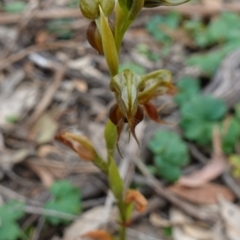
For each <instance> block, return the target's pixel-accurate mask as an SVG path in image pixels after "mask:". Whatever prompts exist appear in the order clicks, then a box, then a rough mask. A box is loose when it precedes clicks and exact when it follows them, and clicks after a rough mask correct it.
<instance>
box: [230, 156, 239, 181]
mask: <svg viewBox="0 0 240 240" xmlns="http://www.w3.org/2000/svg"><path fill="white" fill-rule="evenodd" d="M229 162H230V164H231V167H232V175H233V176H234V177H235V178H240V156H239V155H236V154H234V155H231V156H230V157H229Z"/></svg>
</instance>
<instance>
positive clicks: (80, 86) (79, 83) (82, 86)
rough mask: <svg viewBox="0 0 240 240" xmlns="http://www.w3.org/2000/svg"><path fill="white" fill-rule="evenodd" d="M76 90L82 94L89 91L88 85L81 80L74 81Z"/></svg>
mask: <svg viewBox="0 0 240 240" xmlns="http://www.w3.org/2000/svg"><path fill="white" fill-rule="evenodd" d="M73 83H74V86H75V88H76V89H77V90H78V91H79V92H82V93H85V92H86V91H87V90H88V85H87V83H86V82H85V81H83V80H79V79H74V80H73Z"/></svg>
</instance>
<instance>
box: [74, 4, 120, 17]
mask: <svg viewBox="0 0 240 240" xmlns="http://www.w3.org/2000/svg"><path fill="white" fill-rule="evenodd" d="M99 6H101V8H102V10H103V13H104V14H105V15H106V16H109V15H110V14H111V13H112V12H113V10H114V6H115V0H80V3H79V7H80V10H81V12H82V14H83V16H85V17H86V18H89V19H97V18H98V17H99V16H100V11H99Z"/></svg>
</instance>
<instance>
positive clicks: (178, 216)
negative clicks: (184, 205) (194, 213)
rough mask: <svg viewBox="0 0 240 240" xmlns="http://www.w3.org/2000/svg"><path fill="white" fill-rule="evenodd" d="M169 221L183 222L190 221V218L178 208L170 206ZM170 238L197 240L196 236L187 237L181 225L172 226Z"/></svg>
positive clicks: (175, 239)
mask: <svg viewBox="0 0 240 240" xmlns="http://www.w3.org/2000/svg"><path fill="white" fill-rule="evenodd" d="M170 221H171V222H178V223H182V224H184V223H186V222H187V221H190V218H189V217H188V216H186V215H185V214H184V213H183V212H181V211H180V210H178V209H176V208H171V210H170ZM172 238H173V239H174V240H198V239H196V238H192V237H189V236H188V235H187V234H185V233H184V231H183V229H182V227H181V226H174V227H173V234H172Z"/></svg>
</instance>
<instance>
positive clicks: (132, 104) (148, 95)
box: [109, 69, 175, 144]
mask: <svg viewBox="0 0 240 240" xmlns="http://www.w3.org/2000/svg"><path fill="white" fill-rule="evenodd" d="M110 89H111V90H112V91H113V92H114V94H115V98H116V103H115V104H114V105H113V106H112V107H111V109H110V114H109V118H110V120H111V121H112V122H113V123H114V124H115V126H116V127H117V131H118V139H119V137H120V134H121V132H122V130H123V127H124V125H125V123H127V124H128V129H129V132H130V133H131V134H132V135H133V137H134V138H135V140H136V141H137V143H138V144H139V142H138V139H137V136H136V134H135V128H136V126H137V125H138V124H139V123H140V122H141V121H142V120H143V118H144V112H145V113H146V114H147V115H148V116H149V117H150V118H151V119H152V120H153V121H156V122H159V123H163V122H164V121H162V120H161V119H159V117H158V111H157V108H156V107H155V106H154V105H153V104H152V103H151V102H150V100H152V99H153V98H155V97H157V96H160V95H163V94H166V93H171V91H174V90H175V87H174V86H173V85H172V76H171V73H170V72H169V71H167V70H158V71H155V72H152V73H149V74H147V75H144V76H139V75H137V74H135V73H133V72H132V71H131V70H129V69H125V70H124V71H123V72H121V73H119V74H118V75H116V76H115V77H113V78H112V80H111V83H110Z"/></svg>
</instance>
